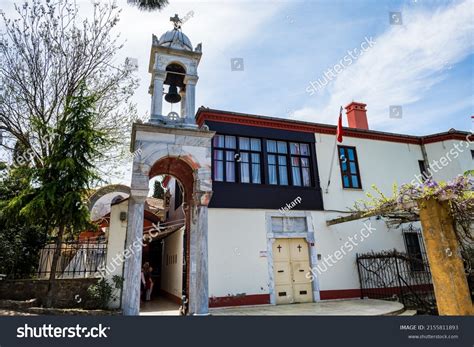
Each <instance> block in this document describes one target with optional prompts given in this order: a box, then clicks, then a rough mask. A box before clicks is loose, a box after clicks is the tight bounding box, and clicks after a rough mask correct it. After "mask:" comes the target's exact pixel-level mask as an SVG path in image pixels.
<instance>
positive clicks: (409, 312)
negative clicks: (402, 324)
mask: <svg viewBox="0 0 474 347" xmlns="http://www.w3.org/2000/svg"><path fill="white" fill-rule="evenodd" d="M416 313H417V312H416V310H405V311H403V312H402V313H399V314H398V316H416Z"/></svg>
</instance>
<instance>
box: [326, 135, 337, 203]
mask: <svg viewBox="0 0 474 347" xmlns="http://www.w3.org/2000/svg"><path fill="white" fill-rule="evenodd" d="M336 149H337V136H335V140H334V150H333V151H332V158H331V165H330V167H329V176H328V185H327V186H326V194H327V193H329V185H330V184H331V175H332V167H333V166H334V158H335V157H336Z"/></svg>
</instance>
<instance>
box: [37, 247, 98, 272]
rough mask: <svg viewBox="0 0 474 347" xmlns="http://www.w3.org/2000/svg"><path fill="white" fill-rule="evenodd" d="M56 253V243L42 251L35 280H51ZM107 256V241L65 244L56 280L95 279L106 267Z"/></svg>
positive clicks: (62, 248)
mask: <svg viewBox="0 0 474 347" xmlns="http://www.w3.org/2000/svg"><path fill="white" fill-rule="evenodd" d="M55 251H56V244H54V243H51V244H47V245H46V246H45V247H44V248H43V249H41V250H40V254H39V264H38V270H37V271H36V274H35V276H34V277H35V278H38V279H47V278H49V276H50V274H51V266H52V262H53V257H54V253H55ZM106 256H107V241H106V240H105V239H101V238H91V239H85V240H78V241H69V242H64V243H62V244H61V254H60V257H59V260H58V265H57V270H56V278H58V279H67V278H86V277H95V276H97V274H98V273H99V269H100V267H102V266H104V265H105V262H106Z"/></svg>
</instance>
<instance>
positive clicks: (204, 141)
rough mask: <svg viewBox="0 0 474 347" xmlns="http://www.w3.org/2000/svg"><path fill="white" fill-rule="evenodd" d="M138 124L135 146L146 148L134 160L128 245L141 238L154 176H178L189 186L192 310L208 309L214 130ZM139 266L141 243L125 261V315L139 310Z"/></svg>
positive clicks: (187, 210) (186, 188)
mask: <svg viewBox="0 0 474 347" xmlns="http://www.w3.org/2000/svg"><path fill="white" fill-rule="evenodd" d="M133 129H134V130H133V133H132V143H133V146H132V151H133V150H134V149H135V148H141V149H142V150H141V151H140V153H139V155H137V156H135V157H134V160H133V171H132V181H131V194H130V198H129V200H128V201H129V205H128V218H127V235H126V242H125V248H126V249H135V248H136V247H135V245H140V244H141V239H142V238H143V215H144V205H145V200H146V197H147V195H148V192H149V188H148V187H149V181H150V178H153V177H155V176H157V175H171V176H173V177H175V178H177V179H178V180H179V181H180V183H181V185H182V186H183V188H184V189H183V190H184V203H185V206H184V208H185V214H186V229H187V233H188V234H187V235H188V236H189V238H188V240H187V241H186V242H187V245H186V247H187V254H186V256H188V254H189V258H188V260H187V261H186V264H187V265H188V266H189V268H187V269H186V276H187V277H188V281H187V282H188V283H187V285H188V286H189V287H187V288H186V289H187V290H188V292H187V293H188V294H189V296H188V297H189V301H188V305H189V313H190V314H196V315H205V314H208V312H209V306H208V304H209V296H208V294H209V289H208V263H207V257H208V204H209V201H210V199H211V196H212V180H211V141H212V137H213V136H214V132H211V131H208V130H205V129H200V128H198V127H197V126H196V125H194V124H193V125H182V127H181V126H161V125H155V124H134V128H133ZM134 247H135V248H134ZM140 268H141V248H140V247H138V248H137V252H134V253H133V255H132V256H131V257H129V258H128V259H126V261H125V264H124V272H123V273H124V285H123V291H122V310H123V313H124V314H125V315H138V314H139V312H140ZM183 284H184V283H183Z"/></svg>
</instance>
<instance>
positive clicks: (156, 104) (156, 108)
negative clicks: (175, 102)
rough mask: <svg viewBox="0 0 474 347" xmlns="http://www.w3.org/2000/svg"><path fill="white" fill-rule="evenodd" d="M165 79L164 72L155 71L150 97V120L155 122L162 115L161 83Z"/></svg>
mask: <svg viewBox="0 0 474 347" xmlns="http://www.w3.org/2000/svg"><path fill="white" fill-rule="evenodd" d="M165 79H166V73H165V72H161V71H155V75H154V80H153V96H152V99H151V112H150V121H151V122H156V121H158V120H160V118H161V117H162V116H163V83H164V81H165Z"/></svg>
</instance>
